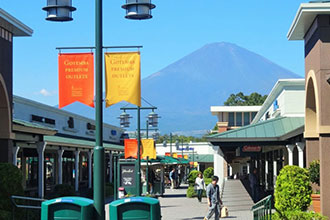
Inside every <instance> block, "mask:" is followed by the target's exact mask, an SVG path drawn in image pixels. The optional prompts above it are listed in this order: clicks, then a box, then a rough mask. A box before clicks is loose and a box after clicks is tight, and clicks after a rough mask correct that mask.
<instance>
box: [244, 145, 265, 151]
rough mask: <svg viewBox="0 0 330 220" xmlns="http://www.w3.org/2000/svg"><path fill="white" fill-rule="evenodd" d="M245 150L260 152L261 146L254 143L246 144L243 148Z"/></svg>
mask: <svg viewBox="0 0 330 220" xmlns="http://www.w3.org/2000/svg"><path fill="white" fill-rule="evenodd" d="M242 151H243V152H260V151H261V147H260V146H253V145H246V146H244V147H243V149H242Z"/></svg>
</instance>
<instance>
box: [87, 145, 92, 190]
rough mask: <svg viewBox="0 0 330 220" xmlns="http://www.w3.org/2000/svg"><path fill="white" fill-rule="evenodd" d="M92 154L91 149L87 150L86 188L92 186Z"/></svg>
mask: <svg viewBox="0 0 330 220" xmlns="http://www.w3.org/2000/svg"><path fill="white" fill-rule="evenodd" d="M92 156H93V151H88V188H92Z"/></svg>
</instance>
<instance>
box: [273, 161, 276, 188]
mask: <svg viewBox="0 0 330 220" xmlns="http://www.w3.org/2000/svg"><path fill="white" fill-rule="evenodd" d="M273 175H274V188H275V185H276V178H277V160H276V159H274V161H273Z"/></svg>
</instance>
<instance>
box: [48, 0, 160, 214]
mask: <svg viewBox="0 0 330 220" xmlns="http://www.w3.org/2000/svg"><path fill="white" fill-rule="evenodd" d="M155 7H156V6H155V5H154V4H151V0H147V1H145V0H134V1H131V0H126V4H124V5H123V6H122V8H124V9H126V13H127V15H126V16H125V17H126V18H128V19H138V20H142V19H149V18H152V16H151V10H152V9H154V8H155ZM43 10H45V11H47V18H46V20H50V21H71V20H72V17H71V12H72V11H74V10H76V8H74V7H72V3H71V0H70V1H68V0H56V1H55V0H47V6H46V7H44V8H43ZM102 30H103V24H102V0H95V126H96V135H95V147H94V154H93V157H94V172H93V173H94V174H93V180H94V187H93V197H94V207H95V211H96V213H95V214H96V216H95V218H96V219H99V220H101V219H102V220H103V219H105V210H104V202H105V200H104V196H105V194H104V179H105V178H104V148H103V112H102V101H103V100H102V88H103V82H102V68H103V67H102V52H103V51H102V50H103V37H102V34H103V33H102ZM138 111H139V110H138ZM138 115H139V114H138ZM138 182H140V181H138ZM95 186H97V187H95Z"/></svg>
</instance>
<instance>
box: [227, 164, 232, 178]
mask: <svg viewBox="0 0 330 220" xmlns="http://www.w3.org/2000/svg"><path fill="white" fill-rule="evenodd" d="M228 166H229V176H232V175H233V168H232V167H231V165H230V164H228Z"/></svg>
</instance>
